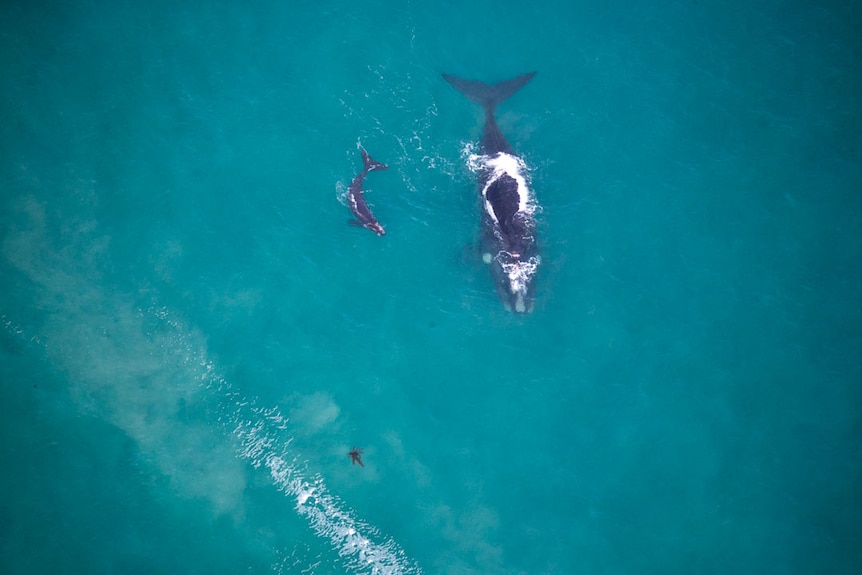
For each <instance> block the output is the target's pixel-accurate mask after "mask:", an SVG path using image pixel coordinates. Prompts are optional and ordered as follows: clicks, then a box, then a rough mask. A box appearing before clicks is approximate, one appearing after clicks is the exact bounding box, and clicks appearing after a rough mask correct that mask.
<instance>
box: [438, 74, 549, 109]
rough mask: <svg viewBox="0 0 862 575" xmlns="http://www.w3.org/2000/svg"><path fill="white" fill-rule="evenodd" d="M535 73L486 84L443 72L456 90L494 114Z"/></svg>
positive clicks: (444, 77)
mask: <svg viewBox="0 0 862 575" xmlns="http://www.w3.org/2000/svg"><path fill="white" fill-rule="evenodd" d="M535 75H536V73H535V72H528V73H526V74H521V75H520V76H518V77H516V78H512V79H511V80H505V81H503V82H498V83H496V84H486V83H485V82H480V81H479V80H464V79H463V78H457V77H455V76H452V75H450V74H443V79H444V80H446V81H447V82H449V83H450V84H452V86H453V87H454V88H455V89H456V90H458V91H459V92H461V93H462V94H464V95H465V96H467V97H468V98H470V99H471V100H473V101H474V102H476V103H477V104H480V105H481V106H482V107H483V108H485V113H487V114H493V113H494V110H495V109H496V108H497V106H498V105H499V104H500V103H501V102H503V101H505V100H507V99H508V98H509V97H511V96H512V94H514V93H515V92H517V91H518V90H520V89H521V88H523V87H524V84H526V83H527V82H529V81H530V80H532V79H533V76H535Z"/></svg>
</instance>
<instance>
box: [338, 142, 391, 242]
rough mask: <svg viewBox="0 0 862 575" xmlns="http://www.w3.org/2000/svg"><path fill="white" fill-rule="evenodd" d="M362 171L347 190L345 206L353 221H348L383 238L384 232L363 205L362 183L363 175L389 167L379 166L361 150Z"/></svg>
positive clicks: (366, 206) (365, 204)
mask: <svg viewBox="0 0 862 575" xmlns="http://www.w3.org/2000/svg"><path fill="white" fill-rule="evenodd" d="M362 164H363V165H362V171H361V172H359V173H358V174H356V177H355V178H353V181H352V182H350V187H348V188H347V205H348V207H349V208H350V212H351V213H352V214H353V217H354V218H356V219H354V220H350V224H351V225H354V226H358V227H361V228H366V229H369V230H371V231H372V232H374V233H375V234H377V235H378V236H385V235H386V230H384V229H383V226H381V225H380V222H378V221H377V218H375V217H374V214H372V213H371V209H370V208H369V207H368V204H367V203H365V197H364V195H363V193H362V182H363V181H364V180H365V174H367V173H368V172H373V171H374V170H385V169H387V168H388V167H389V166H387V165H386V164H381V163H380V162H378V161H376V160H374V158H372V157H371V156H369V155H368V152H366V151H365V150H362Z"/></svg>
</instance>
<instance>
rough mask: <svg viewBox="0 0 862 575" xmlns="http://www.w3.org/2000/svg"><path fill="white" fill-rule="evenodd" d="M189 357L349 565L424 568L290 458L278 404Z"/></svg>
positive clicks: (367, 570)
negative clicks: (265, 402) (260, 400)
mask: <svg viewBox="0 0 862 575" xmlns="http://www.w3.org/2000/svg"><path fill="white" fill-rule="evenodd" d="M155 313H156V315H157V317H158V318H159V319H160V320H162V321H164V322H166V323H167V324H168V325H170V326H171V327H172V328H174V329H177V328H178V325H177V324H176V323H174V322H172V321H171V320H170V319H169V318H168V313H167V311H166V310H164V309H161V310H158V311H157V312H155ZM171 345H173V344H171ZM186 361H187V362H188V363H189V364H192V365H191V366H192V367H194V369H195V370H196V371H197V372H198V376H199V378H200V383H201V385H202V386H204V387H206V388H208V389H211V390H215V391H217V392H219V393H221V394H222V396H223V398H224V399H225V400H226V401H221V402H220V403H219V404H220V410H221V412H222V413H221V417H220V418H219V419H220V420H221V422H222V423H223V424H224V425H225V426H227V427H228V428H230V429H231V433H232V435H233V436H234V437H236V438H237V440H239V442H240V445H241V447H240V449H239V450H238V454H239V455H240V456H241V457H242V458H244V459H247V460H248V461H249V462H250V463H251V465H252V466H253V467H254V468H255V469H259V468H261V467H264V468H265V469H267V470H269V475H270V477H271V478H272V481H273V483H274V485H275V486H276V487H277V488H278V489H279V490H280V491H282V492H283V493H284V494H285V495H287V496H288V497H291V498H294V499H295V501H296V503H295V506H294V509H296V511H297V513H298V514H299V515H300V516H302V517H304V518H305V519H306V520H307V521H308V524H309V526H310V527H311V528H312V529H313V530H314V532H315V533H316V534H317V535H318V536H320V537H323V538H326V539H329V541H330V543H331V545H332V547H333V549H335V550H336V551H337V552H338V554H339V556H340V557H341V558H342V561H343V562H344V566H345V567H346V568H347V569H348V570H350V571H351V572H355V573H358V574H370V575H402V574H403V575H410V574H414V575H419V574H421V573H422V570H421V569H420V568H419V567H418V566H417V565H416V564H415V562H414V561H412V560H411V559H409V558H408V557H407V555H406V553H405V552H404V550H403V549H401V547H400V546H399V545H398V544H397V543H396V542H395V541H394V540H392V539H391V538H385V537H384V536H383V535H382V534H381V533H380V532H379V530H377V529H376V528H375V527H373V526H371V525H368V524H366V523H364V522H363V521H361V520H359V519H357V518H356V517H355V516H354V515H353V513H352V512H351V511H350V510H349V509H348V508H346V506H345V505H344V504H343V503H342V502H341V501H339V500H338V498H336V497H335V496H333V495H332V494H330V493H329V491H328V490H327V488H326V484H325V483H324V481H323V478H322V477H321V476H320V475H315V476H313V477H312V478H307V477H305V474H304V473H303V470H302V469H300V468H299V466H298V465H297V462H296V458H295V457H293V458H291V457H290V450H289V449H288V448H289V446H290V443H291V441H292V438H291V439H288V440H286V441H283V440H280V439H279V437H280V436H281V435H282V433H281V432H282V431H283V430H284V429H286V427H287V419H286V418H285V417H284V416H283V415H282V414H281V412H280V411H279V409H278V408H277V407H272V408H262V407H258V406H256V405H255V401H254V400H253V399H249V398H245V397H244V396H242V395H241V394H240V393H239V392H237V391H234V390H233V388H232V386H231V385H230V383H229V382H227V381H226V380H225V379H224V378H223V377H221V376H220V375H218V374H217V373H216V371H215V368H214V366H213V364H212V362H211V361H209V360H208V359H207V358H206V357H204V355H203V353H194V352H193V353H191V354H190V355H188V356H186ZM274 567H275V568H279V566H274ZM279 571H280V568H279Z"/></svg>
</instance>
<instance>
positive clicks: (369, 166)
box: [362, 150, 389, 172]
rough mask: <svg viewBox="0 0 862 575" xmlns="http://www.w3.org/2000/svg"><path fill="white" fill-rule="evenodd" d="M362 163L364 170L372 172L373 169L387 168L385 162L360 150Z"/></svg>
mask: <svg viewBox="0 0 862 575" xmlns="http://www.w3.org/2000/svg"><path fill="white" fill-rule="evenodd" d="M362 163H363V164H364V165H365V171H366V172H373V171H374V170H385V169H387V168H389V166H387V165H386V164H382V163H380V162H378V161H377V160H375V159H374V158H372V157H371V156H369V155H368V152H366V151H365V150H362Z"/></svg>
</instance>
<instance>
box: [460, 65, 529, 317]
mask: <svg viewBox="0 0 862 575" xmlns="http://www.w3.org/2000/svg"><path fill="white" fill-rule="evenodd" d="M535 75H536V73H535V72H529V73H527V74H521V75H520V76H518V77H516V78H512V79H511V80H506V81H504V82H499V83H497V84H486V83H484V82H480V81H478V80H465V79H463V78H458V77H455V76H452V75H449V74H443V79H444V80H446V81H447V82H449V84H451V85H452V86H453V87H454V88H455V89H456V90H458V91H459V92H461V93H462V94H464V95H465V96H467V97H468V98H469V99H470V100H472V101H474V102H476V103H477V104H480V105H481V106H482V107H483V108H484V109H485V127H484V129H483V131H482V145H481V153H482V155H481V156H480V157H479V158H478V159H479V166H480V167H479V191H480V194H481V196H482V207H483V209H482V231H481V234H480V246H481V249H482V260H483V261H484V262H485V263H486V264H488V266H489V268H490V270H491V275H492V277H493V278H494V283H495V284H496V287H497V293H498V294H499V296H500V299H501V300H502V302H503V305H504V306H505V307H506V309H508V310H509V311H514V312H515V313H529V312H531V311H533V305H534V302H535V295H534V285H533V280H534V278H535V274H536V270H537V268H538V267H539V264H540V263H541V259H540V257H539V253H538V247H537V245H536V220H535V217H534V214H535V211H536V209H537V208H538V204H537V203H536V200H535V197H534V195H533V192H532V190H531V189H530V186H529V184H528V182H527V178H526V172H527V168H526V165H525V164H524V162H523V160H521V158H519V157H518V156H517V155H516V154H515V152H514V151H513V150H512V147H511V146H510V145H509V142H507V141H506V138H505V137H504V136H503V133H502V132H501V131H500V128H499V126H497V121H496V119H495V118H494V112H495V111H496V109H497V106H499V105H500V104H501V103H502V102H503V101H505V100H506V99H508V98H509V97H510V96H512V95H513V94H514V93H515V92H517V91H518V90H520V89H521V88H522V87H523V86H524V85H525V84H526V83H527V82H529V81H530V80H532V79H533V76H535Z"/></svg>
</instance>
